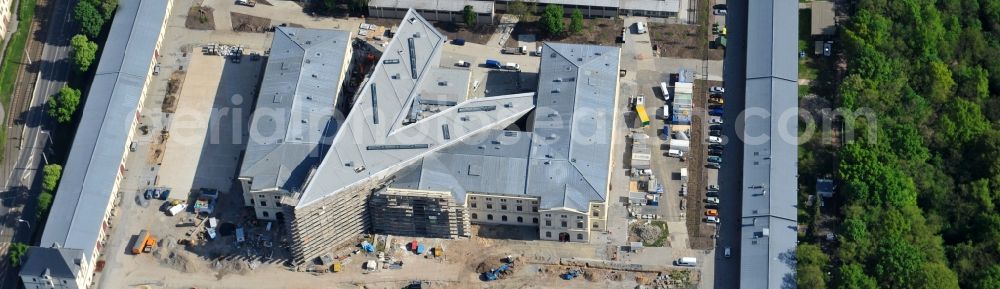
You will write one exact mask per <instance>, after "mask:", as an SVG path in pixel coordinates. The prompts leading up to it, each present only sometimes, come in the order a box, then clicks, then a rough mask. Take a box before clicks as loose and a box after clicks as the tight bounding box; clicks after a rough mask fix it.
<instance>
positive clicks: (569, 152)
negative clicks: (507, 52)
mask: <svg viewBox="0 0 1000 289" xmlns="http://www.w3.org/2000/svg"><path fill="white" fill-rule="evenodd" d="M545 45H546V46H548V47H546V48H543V51H547V54H545V55H543V58H542V62H541V66H540V74H539V86H538V100H537V108H536V109H535V114H534V128H533V132H518V131H499V130H491V131H487V132H484V133H480V134H478V135H477V136H474V137H471V138H470V140H469V141H466V142H463V143H461V144H456V145H453V146H450V147H448V148H444V149H441V150H440V151H439V152H437V153H433V154H430V155H429V156H427V157H425V158H424V159H423V161H422V162H421V164H420V165H419V167H420V168H418V169H411V170H408V171H406V172H405V173H401V174H400V176H399V178H398V179H397V180H396V182H394V183H393V187H397V188H412V189H422V190H443V191H451V192H452V194H453V195H454V196H455V198H456V200H464V195H465V193H466V192H481V193H494V194H508V195H529V196H537V197H540V199H541V202H540V204H539V207H540V208H542V209H551V208H569V209H574V210H577V211H581V212H586V211H587V210H588V207H589V203H590V202H603V201H605V199H606V198H607V187H608V177H609V169H610V159H611V155H610V154H611V142H612V130H613V124H614V123H613V122H614V115H615V113H614V109H615V103H614V101H615V96H616V95H617V83H618V82H617V81H618V74H617V73H618V62H619V50H618V48H615V47H605V46H593V45H576V44H559V43H546V44H545Z"/></svg>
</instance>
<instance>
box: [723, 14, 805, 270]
mask: <svg viewBox="0 0 1000 289" xmlns="http://www.w3.org/2000/svg"><path fill="white" fill-rule="evenodd" d="M744 5H745V4H741V5H730V10H731V12H734V13H739V15H742V13H743V12H745V13H746V15H747V16H746V17H747V25H746V28H745V31H746V36H745V37H746V38H745V39H746V56H745V59H746V66H745V67H746V75H745V77H746V79H745V80H743V81H742V83H740V84H733V85H737V86H742V87H735V88H737V89H735V90H733V92H737V91H739V89H740V88H742V89H745V101H746V104H745V105H746V107H745V110H744V112H743V119H742V120H743V122H744V123H743V126H744V128H743V129H744V132H743V137H742V141H743V184H742V190H743V191H742V192H741V195H742V198H743V199H742V211H741V216H742V219H741V220H740V221H741V227H740V228H741V229H740V231H741V233H740V234H741V242H740V266H741V270H740V288H795V263H794V256H795V246H796V240H797V235H796V228H797V221H796V218H797V212H796V205H797V198H796V196H797V179H798V167H797V166H798V162H797V158H798V153H797V152H798V145H797V142H798V139H797V136H798V118H797V117H798V86H797V81H796V80H797V75H798V66H797V64H796V61H797V60H796V59H795V50H796V49H797V42H796V38H797V35H798V33H797V29H798V28H797V25H795V23H798V21H797V19H798V2H797V1H792V0H768V1H754V2H753V3H752V5H748V6H749V7H748V8H746V11H740V10H743V7H746V6H744ZM734 16H736V15H735V14H734ZM740 31H743V30H740ZM740 31H734V33H736V34H740V33H741V32H740ZM734 36H736V35H734ZM734 39H744V38H742V36H737V37H734ZM738 46H739V45H734V46H733V47H738ZM737 53H739V52H737ZM741 57H742V56H741ZM731 84H732V83H727V85H731Z"/></svg>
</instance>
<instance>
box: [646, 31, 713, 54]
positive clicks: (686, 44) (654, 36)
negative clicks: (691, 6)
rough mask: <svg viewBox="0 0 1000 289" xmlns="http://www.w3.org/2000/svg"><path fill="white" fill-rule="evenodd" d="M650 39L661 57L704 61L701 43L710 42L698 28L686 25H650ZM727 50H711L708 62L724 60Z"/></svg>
mask: <svg viewBox="0 0 1000 289" xmlns="http://www.w3.org/2000/svg"><path fill="white" fill-rule="evenodd" d="M649 39H650V41H651V42H653V44H654V45H656V48H657V49H658V51H659V54H660V57H676V58H694V59H702V58H703V54H704V53H703V51H702V50H701V47H702V46H701V45H702V43H699V42H700V41H709V40H708V39H705V37H704V36H700V35H698V27H697V26H695V25H684V24H662V23H649ZM724 54H725V50H722V49H709V50H708V55H707V58H708V60H722V56H723V55H724Z"/></svg>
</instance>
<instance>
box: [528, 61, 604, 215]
mask: <svg viewBox="0 0 1000 289" xmlns="http://www.w3.org/2000/svg"><path fill="white" fill-rule="evenodd" d="M545 46H546V47H545V48H543V49H542V51H545V53H544V54H543V55H542V61H541V64H540V66H539V76H538V78H539V79H538V105H537V106H538V108H537V109H536V111H535V119H534V137H533V139H534V141H532V145H531V161H530V163H529V165H528V188H527V191H528V194H529V195H545V194H551V192H562V193H564V195H565V198H563V199H562V200H558V199H556V200H554V201H551V202H550V201H547V200H546V199H544V198H543V200H542V202H541V204H540V206H541V207H543V208H555V207H559V206H565V207H569V208H583V209H584V210H583V211H586V208H587V206H588V205H587V204H586V202H588V201H603V200H604V199H605V198H606V197H607V189H608V182H609V171H608V170H609V169H610V162H611V143H612V141H613V140H612V133H613V131H614V127H613V123H614V118H615V117H616V115H615V97H616V96H617V95H618V68H619V61H620V59H619V58H620V50H619V49H618V48H617V47H610V46H596V45H583V44H564V43H546V44H545ZM581 205H582V206H581Z"/></svg>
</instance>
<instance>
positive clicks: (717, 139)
mask: <svg viewBox="0 0 1000 289" xmlns="http://www.w3.org/2000/svg"><path fill="white" fill-rule="evenodd" d="M708 142H709V143H722V138H721V137H717V136H710V137H708Z"/></svg>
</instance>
